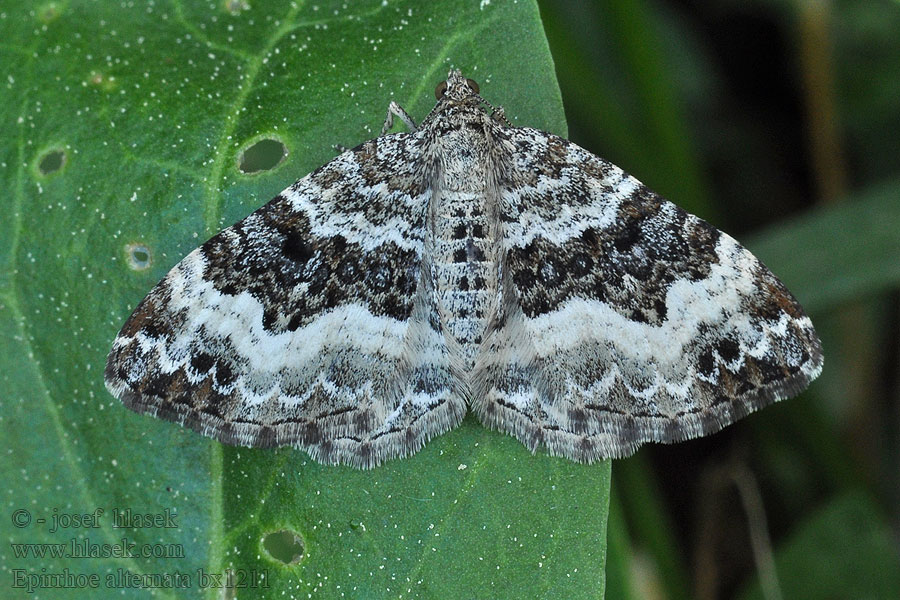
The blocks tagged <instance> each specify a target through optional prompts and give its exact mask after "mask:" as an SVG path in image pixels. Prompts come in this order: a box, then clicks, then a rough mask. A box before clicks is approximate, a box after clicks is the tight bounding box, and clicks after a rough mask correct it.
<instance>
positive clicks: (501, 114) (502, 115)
mask: <svg viewBox="0 0 900 600" xmlns="http://www.w3.org/2000/svg"><path fill="white" fill-rule="evenodd" d="M475 97H476V98H478V100H479V101H481V102H484V103H485V104H487V105H488V106H490V107H491V110H492V111H494V112H493V113H491V116H492V117H493V118H494V119H496V120H498V121H503V122H504V123H506V126H507V127H512V126H513V124H512V123H510V122H509V119H507V118H506V111H504V110H503V107H502V106H494V105H493V104H491V103H490V102H488V101H487V100H485V99H484V98H482V97H481V96H480V95H478V94H475Z"/></svg>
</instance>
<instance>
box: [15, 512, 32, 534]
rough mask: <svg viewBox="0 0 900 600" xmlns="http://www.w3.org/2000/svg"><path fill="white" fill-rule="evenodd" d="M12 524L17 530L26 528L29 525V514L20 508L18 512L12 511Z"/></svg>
mask: <svg viewBox="0 0 900 600" xmlns="http://www.w3.org/2000/svg"><path fill="white" fill-rule="evenodd" d="M12 523H13V525H15V526H16V527H18V528H19V529H21V528H23V527H28V525H29V524H30V523H31V513H30V512H28V511H27V510H25V509H24V508H20V509H19V510H16V511H13V514H12Z"/></svg>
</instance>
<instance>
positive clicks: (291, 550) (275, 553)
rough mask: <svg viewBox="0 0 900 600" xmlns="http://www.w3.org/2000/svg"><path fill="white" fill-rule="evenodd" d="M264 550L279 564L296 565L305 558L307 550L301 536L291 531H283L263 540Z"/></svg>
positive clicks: (267, 536) (269, 535) (271, 534)
mask: <svg viewBox="0 0 900 600" xmlns="http://www.w3.org/2000/svg"><path fill="white" fill-rule="evenodd" d="M263 548H265V549H266V552H268V553H269V555H270V556H271V557H272V558H274V559H275V560H277V561H279V562H283V563H284V564H286V565H296V564H297V563H299V562H300V560H301V559H302V558H303V555H304V553H305V552H306V548H305V547H304V545H303V538H301V537H300V534H299V533H297V532H295V531H290V530H289V529H282V530H281V531H275V532H273V533H270V534H268V535H266V537H264V538H263Z"/></svg>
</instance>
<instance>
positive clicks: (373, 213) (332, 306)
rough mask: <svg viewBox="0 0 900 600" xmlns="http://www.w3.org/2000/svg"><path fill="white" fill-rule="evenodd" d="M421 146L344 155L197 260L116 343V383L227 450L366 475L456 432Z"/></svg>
mask: <svg viewBox="0 0 900 600" xmlns="http://www.w3.org/2000/svg"><path fill="white" fill-rule="evenodd" d="M411 137H412V134H405V133H400V134H393V135H389V136H384V137H381V138H378V139H376V140H372V141H369V142H367V143H365V144H363V145H361V146H360V147H358V148H356V149H354V150H351V151H348V152H345V153H344V154H342V155H340V156H339V157H337V158H335V159H334V160H332V161H331V162H329V163H328V164H326V165H324V166H323V167H321V168H320V169H318V170H317V171H315V172H314V173H312V174H310V175H309V176H307V177H305V178H303V179H302V180H300V181H298V182H297V183H295V184H294V185H292V186H291V187H289V188H288V189H286V190H284V191H283V192H282V193H281V194H280V195H278V196H277V197H276V198H275V199H273V200H272V201H271V202H269V203H268V204H266V205H265V206H263V207H262V208H260V209H259V210H257V211H256V212H254V213H252V214H251V215H249V216H248V217H246V218H245V219H243V220H242V221H240V222H239V223H237V224H235V225H233V226H232V227H229V228H228V229H225V230H224V231H222V232H221V233H219V234H218V235H216V236H215V237H213V238H212V239H210V240H209V241H208V242H206V243H205V244H203V245H202V246H201V247H199V248H197V249H196V250H194V251H193V252H191V253H190V254H189V255H188V256H187V257H185V258H184V259H183V260H182V261H181V262H180V263H178V264H177V265H176V266H175V267H174V268H173V269H172V270H171V271H170V272H169V274H168V275H166V277H165V278H164V279H163V280H162V281H161V282H160V283H159V284H158V285H157V286H156V287H155V288H154V289H153V290H152V291H151V292H150V294H149V295H148V296H147V297H146V298H144V300H143V301H142V302H141V303H140V304H139V305H138V307H137V309H136V310H135V311H134V313H133V314H132V315H131V317H130V318H129V319H128V321H127V322H126V323H125V326H124V327H123V328H122V331H121V332H120V333H119V335H118V337H117V338H116V340H115V342H114V345H113V349H112V352H111V353H110V355H109V359H108V361H107V368H106V382H107V387H108V388H109V390H110V391H111V392H112V393H113V394H114V395H115V396H117V397H119V398H121V399H122V401H123V402H124V403H125V405H126V406H128V407H129V408H131V409H133V410H135V411H137V412H140V413H149V414H151V415H154V416H157V417H161V418H164V419H168V420H170V421H175V422H177V423H180V424H182V425H185V426H188V427H190V428H192V429H194V430H196V431H199V432H200V433H202V434H204V435H209V436H212V437H214V438H216V439H218V440H220V441H222V442H225V443H228V444H237V445H242V446H258V447H269V446H281V445H294V446H299V447H301V448H303V449H305V450H307V451H308V452H309V453H310V455H311V456H312V457H313V458H315V459H316V460H319V461H321V462H325V463H336V462H345V463H349V464H352V465H356V466H360V467H369V466H373V465H375V464H377V463H379V462H380V461H381V460H384V459H386V458H391V457H395V456H403V455H406V454H409V453H411V452H414V451H416V450H418V449H419V448H420V447H421V446H422V445H423V444H424V443H425V441H427V439H428V438H430V437H431V436H434V435H437V434H439V433H441V432H443V431H446V430H447V429H450V428H451V427H454V426H455V425H456V424H458V423H459V421H460V420H461V419H462V417H463V416H464V415H465V412H466V406H465V402H464V401H463V400H462V396H461V394H460V393H459V392H458V391H456V389H455V388H457V387H458V384H457V383H456V378H455V377H454V376H453V375H452V374H451V371H450V360H449V350H448V348H447V345H446V343H445V342H444V340H443V337H442V335H441V334H440V331H439V328H438V327H437V317H436V315H435V307H434V305H433V304H432V303H430V302H429V301H428V299H429V295H430V293H429V290H430V280H429V278H428V257H427V256H426V255H425V254H424V253H423V251H424V247H423V245H424V228H425V223H424V219H425V214H424V212H423V208H424V207H425V206H427V205H428V201H429V195H430V189H429V187H428V186H426V185H424V182H423V181H422V178H421V177H416V175H417V174H418V172H417V171H418V169H419V165H418V164H417V161H416V156H415V154H413V153H412V152H413V146H412V144H414V140H412V139H410V138H411Z"/></svg>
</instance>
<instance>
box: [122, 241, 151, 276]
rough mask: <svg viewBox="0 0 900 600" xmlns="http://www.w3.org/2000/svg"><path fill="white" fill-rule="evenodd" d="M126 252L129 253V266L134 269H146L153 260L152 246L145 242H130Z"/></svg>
mask: <svg viewBox="0 0 900 600" xmlns="http://www.w3.org/2000/svg"><path fill="white" fill-rule="evenodd" d="M125 253H126V254H127V255H128V268H130V269H131V270H132V271H145V270H147V269H149V268H150V264H151V263H152V262H153V256H152V255H151V254H150V248H148V247H147V246H145V245H144V244H128V245H127V246H125Z"/></svg>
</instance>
